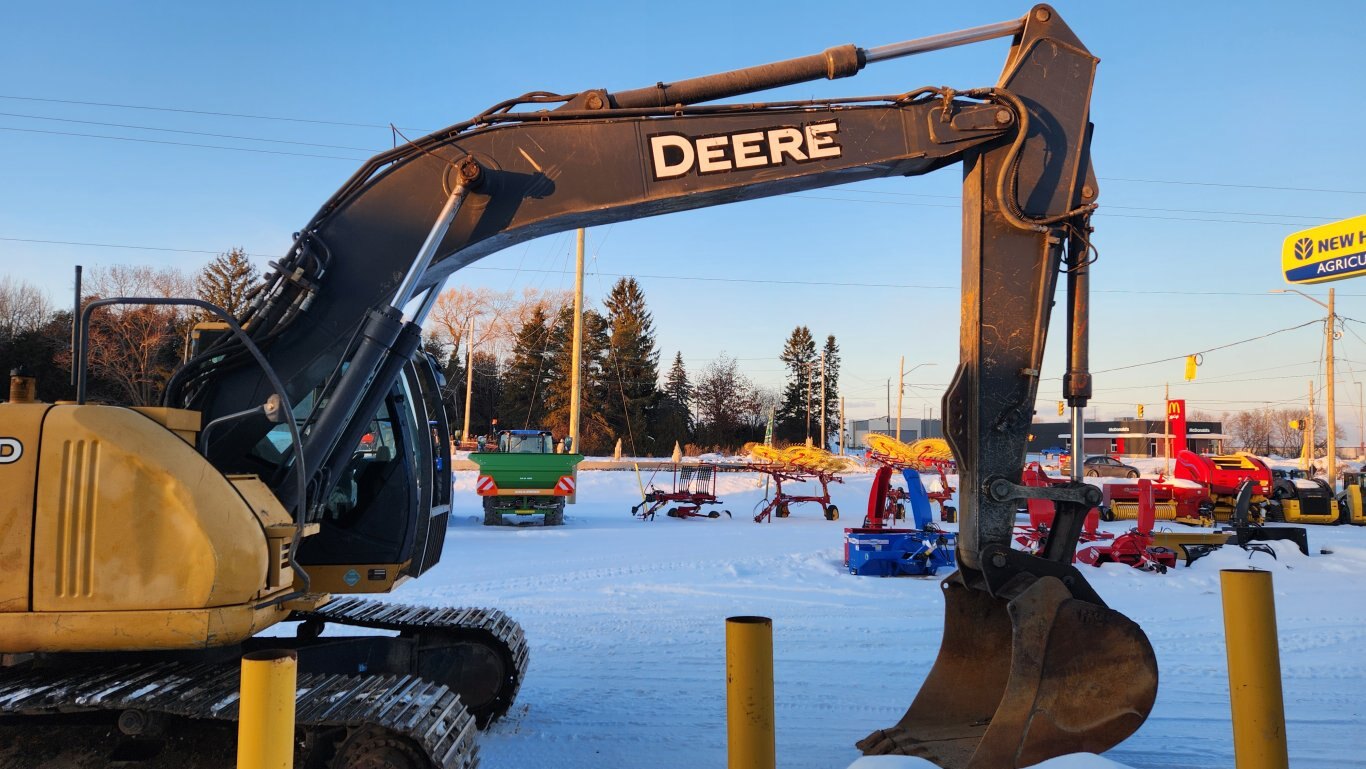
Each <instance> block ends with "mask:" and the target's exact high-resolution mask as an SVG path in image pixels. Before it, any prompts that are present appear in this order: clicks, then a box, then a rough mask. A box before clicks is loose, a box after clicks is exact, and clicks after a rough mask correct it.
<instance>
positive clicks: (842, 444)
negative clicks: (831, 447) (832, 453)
mask: <svg viewBox="0 0 1366 769" xmlns="http://www.w3.org/2000/svg"><path fill="white" fill-rule="evenodd" d="M840 456H844V396H843V395H841V396H840Z"/></svg>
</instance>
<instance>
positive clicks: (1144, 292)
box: [0, 237, 1366, 322]
mask: <svg viewBox="0 0 1366 769" xmlns="http://www.w3.org/2000/svg"><path fill="white" fill-rule="evenodd" d="M0 242H9V243H34V244H39V245H54V246H81V247H85V248H118V249H126V250H131V251H164V252H169V253H182V254H212V255H218V254H221V253H224V251H223V250H222V249H218V250H212V249H197V248H171V247H168V246H142V245H130V244H124V243H95V242H90V241H76V240H53V239H47V238H13V237H0ZM244 255H245V256H249V257H252V258H255V259H273V258H275V257H277V256H279V254H275V253H270V254H264V253H259V252H255V251H251V252H244ZM461 269H462V270H481V271H485V272H512V273H514V274H517V273H538V274H546V275H564V274H566V273H567V271H568V269H569V268H568V266H567V265H566V266H565V267H563V268H561V269H558V270H556V269H549V268H533V267H521V266H519V267H492V266H487V265H478V264H475V265H470V266H467V267H462V268H461ZM595 274H598V275H601V276H604V277H611V278H638V279H651V280H683V281H702V282H708V283H744V284H784V285H794V286H815V287H822V288H823V287H827V286H835V287H839V288H882V289H915V290H921V291H956V290H957V289H958V286H956V285H933V284H914V283H853V282H830V281H815V280H790V279H788V280H780V279H772V278H736V277H717V276H711V275H708V276H702V275H660V274H646V273H625V272H597V273H595ZM1059 290H1062V289H1061V286H1060V287H1059ZM1091 292H1092V293H1097V294H1126V295H1136V296H1255V297H1265V296H1271V294H1267V293H1265V292H1262V291H1179V290H1149V289H1130V288H1093V289H1091ZM1338 296H1344V297H1361V296H1366V294H1347V293H1339V294H1338ZM1339 317H1343V316H1339ZM1347 320H1354V319H1351V318H1347ZM1354 322H1360V321H1354Z"/></svg>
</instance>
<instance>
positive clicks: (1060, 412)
mask: <svg viewBox="0 0 1366 769" xmlns="http://www.w3.org/2000/svg"><path fill="white" fill-rule="evenodd" d="M1064 408H1065V404H1064V403H1063V402H1062V401H1058V416H1062V412H1063V409H1064Z"/></svg>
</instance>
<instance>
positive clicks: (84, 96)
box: [0, 0, 1366, 441]
mask: <svg viewBox="0 0 1366 769" xmlns="http://www.w3.org/2000/svg"><path fill="white" fill-rule="evenodd" d="M1056 7H1057V8H1058V10H1059V11H1060V12H1061V14H1062V16H1063V18H1064V19H1065V20H1066V21H1067V22H1068V24H1069V25H1071V27H1072V28H1073V29H1074V30H1075V31H1076V32H1077V33H1078V35H1079V36H1080V37H1081V39H1082V40H1083V41H1084V42H1085V43H1086V45H1087V46H1088V47H1089V48H1090V49H1091V50H1092V52H1093V53H1095V54H1096V55H1098V56H1099V57H1100V58H1101V64H1100V68H1099V72H1098V76H1097V82H1096V88H1095V94H1094V97H1093V113H1092V114H1093V120H1094V122H1095V124H1096V138H1095V145H1094V148H1093V153H1094V158H1095V165H1096V169H1097V172H1098V174H1099V175H1100V177H1101V182H1100V184H1101V198H1100V202H1101V205H1102V209H1101V213H1100V214H1099V215H1098V216H1097V219H1096V226H1097V232H1096V236H1095V241H1096V244H1097V246H1098V247H1099V249H1100V262H1099V263H1098V265H1097V268H1096V273H1095V279H1094V288H1095V290H1096V294H1095V296H1094V297H1093V311H1092V312H1093V315H1092V332H1091V341H1092V365H1093V369H1094V370H1096V371H1097V372H1104V371H1106V370H1108V369H1115V368H1119V367H1123V366H1128V365H1130V364H1133V363H1141V362H1145V361H1152V360H1156V359H1161V358H1168V357H1173V356H1179V355H1185V354H1188V353H1193V352H1196V351H1199V350H1204V349H1208V348H1213V347H1217V346H1220V345H1223V344H1226V343H1229V342H1234V341H1238V340H1242V339H1248V338H1251V337H1256V336H1259V335H1261V334H1264V333H1267V332H1272V331H1276V330H1278V329H1283V328H1287V327H1290V326H1294V325H1298V324H1301V323H1305V322H1308V321H1311V320H1313V319H1314V318H1315V317H1321V316H1322V312H1321V310H1320V308H1318V307H1317V306H1316V305H1313V304H1311V303H1310V302H1308V301H1306V300H1304V299H1302V298H1300V297H1295V296H1283V295H1272V294H1268V293H1267V291H1268V290H1270V289H1275V288H1282V287H1284V284H1283V283H1282V281H1281V279H1280V275H1279V271H1278V268H1279V249H1280V244H1281V241H1282V239H1283V238H1284V237H1285V236H1286V235H1288V234H1290V233H1292V232H1294V231H1296V230H1299V229H1303V228H1305V227H1309V226H1313V225H1316V224H1321V223H1324V222H1327V221H1331V220H1334V219H1338V218H1344V217H1348V216H1353V215H1359V214H1362V213H1363V212H1366V153H1363V151H1362V148H1361V133H1362V130H1363V126H1366V78H1363V76H1362V72H1363V68H1362V65H1361V61H1360V53H1359V49H1360V32H1361V28H1360V19H1361V10H1362V8H1361V5H1360V3H1357V2H1306V3H1298V4H1295V5H1293V6H1288V5H1285V4H1283V3H1271V2H1236V3H1235V2H1227V3H1215V2H1208V3H1191V2H1183V3H1175V2H1145V3H1097V2H1090V3H1083V2H1062V3H1059V4H1057V6H1056ZM1028 8H1029V6H1028V5H1026V4H1023V3H1006V2H978V3H954V4H945V3H920V2H905V1H904V0H902V1H901V2H856V3H845V4H838V5H835V4H826V3H808V2H789V3H784V4H774V3H764V4H744V3H734V2H712V1H710V0H703V1H700V2H692V3H688V4H686V5H673V6H664V5H655V4H645V3H605V2H604V3H578V4H563V3H549V2H547V3H536V2H518V3H487V4H484V3H479V4H459V3H390V4H380V3H370V4H360V3H333V4H327V5H315V4H287V3H266V2H238V3H231V4H198V3H126V4H108V3H64V4H55V3H48V4H38V3H35V4H23V5H20V6H16V7H14V8H11V9H10V10H9V14H8V21H7V25H6V26H7V30H8V32H9V33H10V34H9V35H8V39H7V40H6V43H5V45H4V46H2V47H0V71H3V72H5V73H6V76H5V78H4V79H3V81H0V97H3V98H0V113H4V114H0V168H3V174H4V179H5V183H4V184H0V238H3V240H0V269H3V271H4V273H5V274H9V275H12V276H15V277H18V278H21V279H24V280H27V281H30V282H35V283H38V284H39V285H41V286H43V287H44V288H46V289H47V290H49V292H50V293H51V294H52V295H53V296H54V298H57V299H58V301H62V302H65V301H66V299H65V297H66V296H68V295H69V285H70V273H71V267H72V266H73V265H75V264H78V263H80V264H84V265H87V266H101V265H110V264H117V263H148V264H157V265H161V264H174V265H178V266H181V267H184V268H186V269H190V270H193V269H197V268H198V267H199V266H200V265H202V264H203V262H204V261H206V260H207V259H208V258H209V257H210V256H211V254H212V253H215V252H220V251H226V250H228V249H229V248H232V247H234V246H242V247H245V248H246V249H247V251H248V252H250V253H252V254H260V255H263V259H262V261H264V256H265V255H270V256H274V255H278V254H280V253H282V252H283V251H284V250H285V248H286V247H287V245H288V243H289V236H290V233H291V232H293V231H294V230H295V229H297V228H298V227H300V226H302V225H303V224H304V223H306V222H307V220H308V219H309V218H310V217H311V215H312V214H313V212H314V211H315V210H316V209H317V207H318V205H320V204H321V203H322V202H323V201H324V200H326V198H327V197H328V196H329V195H331V194H332V192H333V191H334V190H335V189H336V187H337V186H338V185H339V184H340V183H341V182H342V181H343V180H344V179H345V178H346V177H347V176H349V175H350V174H351V172H352V171H353V170H354V169H355V168H356V167H357V166H358V165H359V164H360V162H361V161H362V160H363V159H364V158H365V157H366V156H367V155H368V154H370V151H371V150H375V151H377V150H380V149H383V148H386V147H388V146H390V145H391V141H392V137H391V134H390V131H389V130H388V128H387V127H386V126H387V124H389V123H394V124H396V125H398V126H400V127H401V128H403V129H404V130H405V132H407V133H409V135H413V134H421V133H422V132H423V131H424V130H431V129H436V128H439V127H442V126H444V125H448V124H450V123H454V122H457V121H459V120H463V119H465V118H468V117H470V116H472V115H473V114H475V113H477V112H479V111H480V110H482V109H483V108H485V107H486V106H488V105H490V104H492V103H494V102H496V101H499V100H502V99H504V98H508V97H511V96H515V95H518V94H521V93H524V92H526V91H531V90H548V91H557V92H562V93H565V92H573V91H578V90H582V89H585V88H596V87H602V88H608V89H613V90H615V89H624V88H633V87H639V86H643V85H648V84H651V83H654V82H655V81H658V80H674V79H680V78H684V77H691V76H696V75H702V74H710V73H713V72H719V71H723V70H727V69H733V68H737V67H742V66H747V65H751V64H758V63H764V62H768V61H774V60H778V59H783V58H789V57H793V56H799V55H805V54H809V53H815V52H818V51H820V50H822V49H824V48H826V47H829V46H832V45H838V44H843V43H854V44H856V45H859V46H862V47H873V46H877V45H883V44H886V43H891V42H897V41H900V40H906V39H910V38H915V37H920V36H924V35H929V34H935V33H939V32H946V31H951V30H955V29H961V28H964V27H969V26H975V25H979V24H986V23H991V22H996V21H1002V20H1005V19H1009V18H1014V17H1018V16H1020V15H1023V14H1024V13H1025V12H1026V11H1027V10H1028ZM1005 49H1006V43H1005V41H992V42H988V43H980V44H977V45H974V46H969V47H966V48H960V49H955V50H950V51H944V52H939V53H933V54H927V55H923V56H917V57H911V58H908V59H901V60H896V61H893V62H889V63H884V64H879V65H874V66H870V67H868V68H867V69H865V70H864V72H863V73H862V74H860V75H859V76H857V77H854V78H850V79H845V80H838V81H830V82H818V83H810V84H804V85H801V86H795V87H792V88H788V89H784V90H781V91H774V92H771V94H770V95H766V96H765V97H764V98H771V99H774V100H777V99H784V98H807V97H823V96H856V95H870V94H885V93H894V92H902V91H906V90H910V89H911V88H914V87H918V86H921V85H950V86H954V87H956V88H970V87H976V86H985V85H991V84H994V83H995V81H996V77H997V75H998V74H999V71H1000V67H1001V63H1002V61H1003V57H1004V52H1005ZM16 97H25V98H16ZM40 100H65V101H76V102H105V103H110V104H119V105H135V106H140V107H160V108H173V109H178V110H197V111H202V112H213V113H234V114H238V115H256V116H272V117H284V118H294V119H295V120H292V121H286V120H261V119H251V118H246V117H228V116H225V115H207V114H193V113H189V112H172V111H165V110H152V109H130V108H119V107H97V106H91V105H88V104H70V103H62V102H61V101H40ZM59 119H60V120H59ZM70 121H87V122H70ZM303 121H322V122H303ZM110 124H120V125H110ZM345 124H354V125H345ZM121 126H138V128H134V127H121ZM147 128H157V129H167V130H162V131H152V130H145V129H147ZM16 129H23V130H16ZM170 131H194V132H200V133H209V134H222V135H227V136H232V137H248V138H226V137H225V136H203V135H196V134H189V133H171V132H170ZM40 132H48V133H40ZM51 132H64V134H58V133H51ZM66 134H96V135H100V136H105V137H125V138H135V139H143V140H156V141H158V142H182V143H187V144H199V145H215V146H216V147H238V148H249V149H252V150H258V151H254V152H244V151H235V150H228V149H212V148H206V147H191V146H182V145H176V144H162V143H149V142H135V141H125V140H116V139H107V138H90V137H88V136H72V135H66ZM255 139H270V140H274V141H273V142H264V141H256V140H255ZM286 142H299V144H289V143H286ZM312 145H329V146H326V147H321V146H312ZM260 150H269V151H271V152H273V153H296V154H270V153H267V152H262V151H260ZM302 155H308V156H302ZM313 156H326V157H313ZM959 178H960V177H959V172H958V170H957V169H956V168H951V169H946V170H944V171H941V172H938V173H936V174H934V175H931V176H928V177H920V178H912V179H896V180H883V181H880V182H877V183H867V182H865V183H859V184H856V185H852V186H850V187H846V188H832V189H830V190H825V191H821V192H815V193H809V194H804V195H800V196H788V197H784V198H775V199H767V200H761V201H753V202H748V203H742V204H735V205H730V206H725V207H721V208H717V209H712V210H706V211H695V212H689V213H684V214H675V215H671V216H666V217H659V218H654V219H648V220H641V221H636V222H630V223H624V224H617V225H613V226H610V227H601V228H595V229H592V230H590V231H589V233H588V242H589V253H590V257H591V258H590V264H589V269H590V272H596V273H597V274H596V275H592V274H590V276H589V277H588V278H587V282H586V283H587V288H588V291H589V293H590V294H594V295H597V296H599V297H600V296H601V295H603V294H604V293H605V292H606V290H607V288H608V287H609V286H610V284H611V282H612V281H613V280H614V279H615V277H614V276H615V275H617V274H634V275H640V276H642V278H641V283H642V285H643V286H644V288H645V291H646V296H647V298H648V300H649V302H650V305H651V307H652V309H653V310H654V314H655V319H656V325H657V327H658V331H659V343H660V347H661V349H662V352H663V356H664V358H666V359H668V358H671V357H672V356H673V353H674V351H676V350H680V351H682V353H683V356H684V358H685V359H686V360H687V362H688V363H689V365H690V366H691V367H692V368H693V369H694V370H697V369H700V368H701V367H702V366H703V365H704V364H705V363H706V362H707V361H708V360H710V359H712V358H714V357H715V356H716V355H717V354H718V353H719V352H722V351H724V352H725V353H727V354H729V355H731V356H734V357H737V358H739V359H740V363H741V366H742V368H743V369H744V370H745V371H746V372H747V373H749V375H750V376H751V377H752V378H753V379H754V380H755V381H756V382H758V383H759V384H762V385H766V386H773V387H776V386H778V385H779V383H780V382H781V378H782V371H781V364H780V363H779V361H778V360H777V357H776V356H777V354H778V352H779V350H780V349H781V345H782V342H783V340H784V338H785V337H786V335H787V334H788V333H789V332H790V331H791V329H792V328H793V327H794V326H795V325H798V324H804V325H808V326H810V327H811V329H812V331H813V332H814V333H816V334H818V335H821V336H824V335H825V334H827V333H833V334H835V335H836V336H837V338H838V339H839V342H840V345H841V347H842V349H843V355H844V372H843V387H842V389H843V390H844V392H845V394H846V396H847V398H848V403H849V411H850V413H851V415H853V416H856V417H865V416H876V415H880V414H882V413H883V411H884V410H885V406H884V403H885V395H884V394H885V390H886V386H887V385H886V383H887V379H888V378H889V377H895V376H896V367H897V359H898V357H899V356H902V355H904V356H906V359H907V367H908V368H910V367H911V366H914V365H917V364H922V363H933V364H934V365H931V366H924V367H922V368H920V369H919V370H917V371H915V373H914V374H913V375H912V376H910V377H908V382H909V383H911V384H912V385H913V386H911V387H908V388H907V401H906V406H905V413H906V415H907V416H917V415H920V414H922V413H924V412H925V410H927V409H929V408H931V407H933V408H934V409H935V412H936V414H937V411H938V399H939V395H940V393H941V392H942V389H943V387H944V385H945V384H946V383H947V381H948V378H949V376H950V375H951V373H952V371H953V367H954V364H955V362H956V360H957V334H956V327H957V317H958V312H957V306H958V290H957V286H958V269H959V267H958V263H959V243H958V238H959V236H958V233H959V224H958V222H959V215H958V196H959V186H960V185H959ZM1140 180H1142V181H1140ZM1172 182H1182V183H1172ZM1223 185H1227V186H1223ZM1292 188H1293V189H1292ZM1310 190H1318V191H1310ZM23 240H49V241H69V242H80V243H102V244H121V245H131V246H153V247H160V248H167V249H183V251H179V250H171V251H152V250H140V249H139V250H134V249H115V248H100V247H94V246H74V245H58V244H50V243H49V244H41V243H32V242H22V241H23ZM196 251H200V252H209V253H194V252H196ZM572 253H573V238H572V235H571V234H564V235H559V236H553V237H549V238H544V239H542V240H539V241H534V242H532V243H529V244H524V245H521V246H517V247H514V248H512V249H510V250H508V251H506V252H503V253H500V254H497V255H494V256H492V257H489V258H487V259H485V260H484V261H483V262H480V263H479V265H478V267H480V268H486V269H471V270H467V271H465V272H462V273H459V274H457V275H456V276H455V278H454V279H453V280H454V281H456V282H467V283H470V284H474V285H485V286H490V287H493V288H498V289H507V288H513V289H517V288H521V287H523V286H528V285H531V286H538V287H569V286H572V281H573V276H572V274H571V273H569V272H567V271H566V270H567V269H568V268H572V263H573V261H572ZM645 276H657V277H645ZM662 276H673V277H669V278H666V277H662ZM718 278H720V279H725V280H715V279H718ZM702 279H707V280H702ZM775 279H785V280H799V281H813V282H821V281H829V282H836V283H844V284H863V285H857V286H851V285H843V286H815V285H791V284H778V283H774V282H773V281H774V280H775ZM1329 285H1333V286H1335V287H1336V288H1337V290H1338V308H1339V313H1340V314H1342V315H1344V316H1347V317H1349V318H1358V319H1361V320H1363V321H1366V280H1362V279H1357V280H1348V281H1343V282H1338V283H1335V284H1329ZM915 287H920V288H915ZM1304 290H1306V291H1307V292H1309V293H1311V294H1314V295H1315V296H1319V297H1324V296H1326V286H1323V287H1315V288H1312V289H1308V288H1306V289H1304ZM1063 324H1064V316H1063V313H1062V311H1061V308H1060V309H1059V312H1058V313H1057V314H1056V315H1055V317H1054V324H1053V325H1054V329H1055V332H1056V331H1058V330H1060V329H1061V328H1062V326H1063ZM1061 341H1062V340H1061V337H1060V336H1059V334H1058V333H1054V334H1053V335H1052V338H1051V340H1050V347H1049V353H1048V355H1047V358H1046V361H1045V372H1044V375H1045V377H1049V378H1056V377H1059V376H1060V375H1061V373H1062V364H1063V356H1062V344H1061ZM1322 347H1323V336H1322V328H1321V326H1317V327H1316V326H1309V327H1306V328H1302V329H1299V330H1296V331H1290V332H1286V333H1281V334H1277V335H1274V336H1271V337H1269V338H1267V339H1265V340H1263V341H1259V342H1254V343H1250V344H1245V345H1240V346H1237V347H1233V348H1230V349H1228V350H1225V351H1219V352H1212V353H1210V354H1208V355H1206V356H1205V363H1204V365H1203V366H1202V367H1201V370H1200V376H1199V379H1197V381H1196V382H1195V383H1190V384H1186V383H1183V382H1182V379H1181V371H1182V369H1181V364H1180V362H1179V361H1176V362H1170V363H1164V364H1159V365H1150V366H1142V367H1138V368H1130V369H1126V370H1124V371H1117V372H1112V373H1099V374H1098V375H1097V378H1096V383H1097V395H1096V406H1095V409H1094V413H1095V414H1096V415H1097V416H1098V417H1101V418H1109V417H1112V416H1119V415H1128V414H1131V413H1132V411H1133V406H1134V404H1137V403H1145V404H1147V405H1148V407H1149V409H1155V406H1156V404H1158V403H1160V401H1161V398H1162V386H1163V384H1164V383H1165V382H1169V381H1170V382H1171V383H1172V392H1173V395H1174V397H1182V396H1184V397H1186V398H1188V400H1189V401H1190V406H1191V408H1192V409H1194V410H1202V411H1209V412H1215V413H1217V412H1220V411H1227V410H1236V409H1240V408H1247V407H1252V406H1256V405H1259V404H1262V403H1278V404H1279V403H1281V402H1286V401H1296V399H1299V398H1301V397H1302V395H1303V393H1304V391H1305V390H1306V382H1307V381H1308V380H1310V379H1315V378H1317V379H1318V380H1319V384H1320V385H1321V384H1322V382H1321V380H1322V374H1321V373H1316V372H1319V371H1320V360H1321V357H1322ZM1338 347H1339V350H1338V357H1339V359H1340V360H1339V365H1338V369H1339V371H1338V405H1339V414H1338V421H1339V423H1341V424H1343V425H1344V426H1345V427H1346V428H1347V430H1346V433H1347V436H1346V437H1347V440H1349V441H1355V440H1356V438H1357V420H1358V412H1357V408H1356V405H1357V402H1356V398H1357V395H1356V393H1357V386H1356V382H1359V381H1366V324H1362V323H1354V322H1348V323H1347V324H1346V329H1345V331H1344V335H1343V338H1342V339H1341V340H1339V343H1338ZM1059 390H1060V383H1059V382H1058V381H1056V380H1054V379H1049V380H1048V381H1045V382H1044V384H1043V385H1042V386H1041V388H1040V396H1039V402H1040V408H1039V411H1040V415H1041V416H1051V415H1052V414H1053V413H1054V412H1053V408H1054V402H1055V401H1056V400H1057V398H1058V392H1059ZM894 397H895V393H893V398H894ZM1296 402H1297V401H1296ZM893 408H895V403H893ZM1158 413H1160V412H1158Z"/></svg>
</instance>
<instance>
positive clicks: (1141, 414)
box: [1138, 403, 1143, 419]
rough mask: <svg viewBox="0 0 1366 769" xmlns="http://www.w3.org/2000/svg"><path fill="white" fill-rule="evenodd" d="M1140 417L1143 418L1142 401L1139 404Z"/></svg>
mask: <svg viewBox="0 0 1366 769" xmlns="http://www.w3.org/2000/svg"><path fill="white" fill-rule="evenodd" d="M1138 418H1139V419H1142V418H1143V404H1142V403H1140V404H1138Z"/></svg>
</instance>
